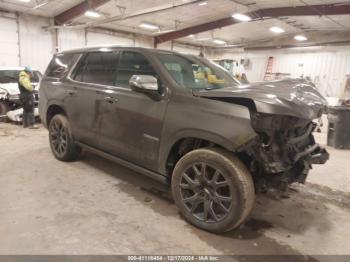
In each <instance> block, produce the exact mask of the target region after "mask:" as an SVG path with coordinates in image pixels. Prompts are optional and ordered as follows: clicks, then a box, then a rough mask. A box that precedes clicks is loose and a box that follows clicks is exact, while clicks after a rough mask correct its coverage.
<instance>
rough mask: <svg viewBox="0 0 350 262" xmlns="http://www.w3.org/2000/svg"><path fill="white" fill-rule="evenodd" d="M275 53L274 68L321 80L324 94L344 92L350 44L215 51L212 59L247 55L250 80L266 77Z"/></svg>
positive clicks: (349, 59) (336, 94) (349, 72)
mask: <svg viewBox="0 0 350 262" xmlns="http://www.w3.org/2000/svg"><path fill="white" fill-rule="evenodd" d="M269 56H273V57H274V63H273V72H275V73H289V74H291V77H294V78H296V77H300V76H302V75H303V76H304V77H306V76H308V77H311V79H312V80H313V81H314V82H316V83H317V84H318V88H319V90H320V92H321V93H322V94H323V95H325V96H335V97H338V96H339V94H340V93H341V92H342V88H343V83H344V80H345V76H346V75H347V74H350V48H349V47H346V46H343V47H327V48H320V51H315V50H313V51H309V52H307V51H300V52H297V51H295V50H278V51H266V52H263V51H256V52H242V53H229V52H226V53H217V52H216V53H215V54H213V55H212V56H211V57H210V58H212V59H235V60H240V59H246V58H249V59H250V61H251V65H250V66H249V67H248V68H246V74H247V77H248V79H249V80H250V81H251V82H258V81H263V79H264V75H265V70H266V66H267V60H268V57H269Z"/></svg>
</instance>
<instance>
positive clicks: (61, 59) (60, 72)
mask: <svg viewBox="0 0 350 262" xmlns="http://www.w3.org/2000/svg"><path fill="white" fill-rule="evenodd" d="M77 57H78V54H60V55H56V56H54V58H53V59H52V60H51V63H50V64H49V67H48V68H47V70H46V73H45V74H46V76H49V77H54V78H63V77H65V76H66V75H67V73H68V72H69V69H70V68H71V66H72V65H73V63H74V61H75V60H76V58H77Z"/></svg>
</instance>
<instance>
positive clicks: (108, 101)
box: [103, 96, 118, 104]
mask: <svg viewBox="0 0 350 262" xmlns="http://www.w3.org/2000/svg"><path fill="white" fill-rule="evenodd" d="M103 100H104V101H106V102H107V103H109V104H114V103H117V102H118V99H117V98H114V97H110V96H107V97H105V98H104V99H103Z"/></svg>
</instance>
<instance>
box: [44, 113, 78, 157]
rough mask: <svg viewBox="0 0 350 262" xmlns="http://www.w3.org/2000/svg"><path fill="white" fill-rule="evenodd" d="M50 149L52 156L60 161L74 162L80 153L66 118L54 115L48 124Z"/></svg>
mask: <svg viewBox="0 0 350 262" xmlns="http://www.w3.org/2000/svg"><path fill="white" fill-rule="evenodd" d="M49 139H50V147H51V151H52V153H53V154H54V156H55V157H56V158H57V159H58V160H61V161H72V160H75V159H76V158H77V157H78V156H79V154H80V151H81V148H80V147H78V146H77V145H76V144H75V142H74V139H73V135H72V131H71V128H70V125H69V122H68V119H67V117H66V116H64V115H61V114H58V115H55V116H54V117H53V118H52V120H51V121H50V124H49Z"/></svg>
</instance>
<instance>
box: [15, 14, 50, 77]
mask: <svg viewBox="0 0 350 262" xmlns="http://www.w3.org/2000/svg"><path fill="white" fill-rule="evenodd" d="M19 22H20V44H21V61H22V66H27V65H28V66H31V67H33V68H36V69H38V70H40V71H41V72H44V71H45V70H46V67H47V65H48V63H49V62H50V60H51V57H52V54H53V35H52V33H51V32H50V31H45V30H44V29H43V27H45V26H49V24H50V23H49V22H50V21H49V20H48V19H45V18H40V17H34V16H26V15H21V16H20V18H19Z"/></svg>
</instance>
